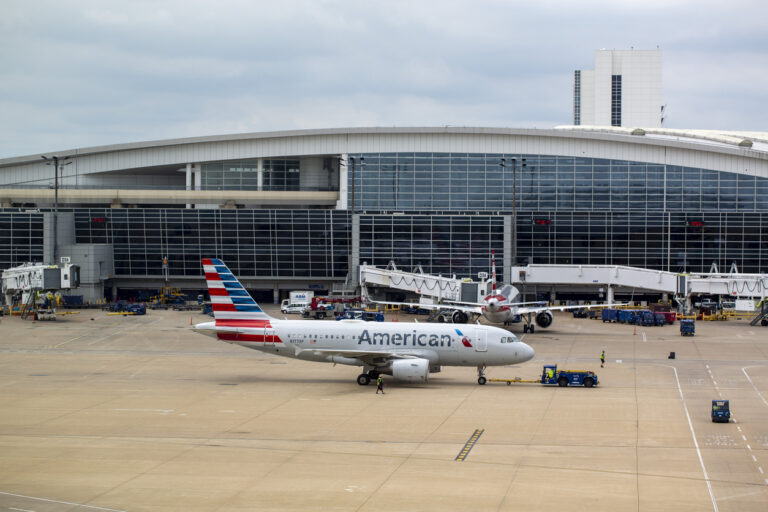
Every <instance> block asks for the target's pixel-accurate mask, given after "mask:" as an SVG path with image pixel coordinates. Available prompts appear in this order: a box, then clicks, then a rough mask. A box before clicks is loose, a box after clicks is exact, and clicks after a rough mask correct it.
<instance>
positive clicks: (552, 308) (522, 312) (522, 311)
mask: <svg viewBox="0 0 768 512" xmlns="http://www.w3.org/2000/svg"><path fill="white" fill-rule="evenodd" d="M623 305H624V303H622V304H581V305H577V306H538V307H522V308H517V309H516V311H515V313H516V314H518V315H525V314H528V313H540V312H542V311H566V310H568V309H579V308H583V309H591V308H610V307H613V306H623Z"/></svg>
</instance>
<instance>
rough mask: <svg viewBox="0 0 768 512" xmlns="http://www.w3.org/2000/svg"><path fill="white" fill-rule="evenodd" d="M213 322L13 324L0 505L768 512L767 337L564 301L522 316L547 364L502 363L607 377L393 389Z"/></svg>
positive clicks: (2, 334)
mask: <svg viewBox="0 0 768 512" xmlns="http://www.w3.org/2000/svg"><path fill="white" fill-rule="evenodd" d="M265 309H267V310H268V311H270V309H269V308H265ZM271 311H272V313H273V314H274V313H275V311H276V310H275V309H272V310H271ZM276 316H278V317H282V315H279V313H278V314H277V315H276ZM209 318H210V317H208V316H204V315H201V314H199V313H192V314H190V313H183V312H174V311H149V312H148V314H147V315H146V316H109V315H107V314H106V313H105V312H102V311H97V310H83V311H81V312H80V313H79V314H76V315H66V316H62V317H60V318H59V320H57V321H55V322H32V321H29V320H21V319H20V318H18V317H7V316H6V317H2V319H0V411H2V414H0V511H5V510H14V511H19V510H21V511H36V512H47V511H62V510H66V511H105V510H106V511H130V512H133V511H182V510H183V511H221V512H230V511H231V512H234V511H251V510H259V511H262V510H265V511H272V510H274V511H291V510H333V511H377V512H379V511H400V510H408V511H411V510H435V511H441V512H444V511H452V510H461V511H466V510H473V511H474V510H494V511H513V510H514V511H527V510H536V511H542V510H558V511H560V510H568V511H590V512H599V511H612V512H613V511H625V510H638V511H655V510H673V511H675V512H682V511H706V510H715V511H731V510H733V511H736V510H738V511H740V512H745V511H765V510H768V474H766V471H768V452H767V451H766V450H767V449H768V328H765V327H760V326H757V327H751V326H749V324H748V322H746V321H727V322H697V323H696V335H695V336H694V337H681V336H680V334H679V328H678V325H677V324H675V325H670V326H664V327H637V328H635V327H633V326H628V325H620V324H604V323H602V322H600V321H596V320H589V319H574V318H572V316H571V315H570V314H567V313H558V314H556V318H555V322H554V324H553V325H552V327H550V328H549V329H538V330H537V331H536V333H535V334H527V335H524V336H523V335H522V325H520V324H518V325H513V326H512V327H511V330H512V331H513V332H515V333H516V334H518V336H520V337H522V338H523V339H524V341H525V342H526V343H529V344H530V345H531V346H533V347H534V349H535V350H536V357H535V358H534V359H533V360H532V361H529V362H528V363H525V364H523V365H518V366H514V367H493V368H488V370H487V373H486V374H487V376H488V377H489V378H514V377H520V378H522V379H535V378H537V377H538V376H539V375H540V373H541V367H542V365H543V364H548V363H557V364H558V365H559V366H560V367H561V368H568V369H590V370H593V371H595V372H596V373H597V374H598V376H599V379H600V384H599V385H598V386H596V387H594V388H592V389H586V388H580V387H578V388H577V387H568V388H559V387H550V386H541V385H537V384H513V385H505V384H503V383H489V384H487V385H485V386H479V385H478V384H477V382H476V380H477V373H476V370H475V369H473V368H444V369H443V371H442V372H441V373H437V374H432V376H431V377H430V382H429V383H428V384H426V385H407V384H403V383H398V382H395V381H393V380H392V379H391V378H386V377H385V382H386V385H385V390H386V395H383V396H382V395H376V394H375V390H376V388H375V386H373V385H369V386H365V387H363V386H359V385H357V383H356V382H355V378H356V376H357V375H358V374H359V373H360V372H359V368H357V367H351V366H342V365H337V366H334V365H331V364H319V363H309V362H304V361H296V360H293V359H289V358H281V357H278V356H273V355H265V354H262V353H260V352H258V351H254V350H247V349H245V348H242V347H238V346H233V345H229V344H226V343H221V342H217V341H215V340H212V339H211V338H208V337H205V336H202V335H199V334H196V333H193V332H191V331H190V330H189V328H190V322H195V323H197V322H202V321H208V320H209ZM293 318H297V317H296V316H294V317H293ZM397 320H398V321H400V322H403V321H411V320H412V317H411V316H410V315H399V317H398V318H397ZM307 321H317V320H307ZM326 321H333V320H326ZM422 321H423V317H422ZM601 350H605V352H606V365H605V368H601V367H600V361H599V355H600V351H601ZM672 351H674V352H675V353H676V358H675V359H669V358H668V355H669V353H670V352H672ZM719 397H722V398H727V399H730V401H731V411H732V413H733V419H732V421H731V422H730V423H722V424H715V423H712V422H711V420H710V410H711V401H712V400H713V399H716V398H719ZM462 453H463V454H464V456H463V458H462V457H459V455H460V454H462ZM457 458H458V459H460V460H457ZM461 459H463V460H461Z"/></svg>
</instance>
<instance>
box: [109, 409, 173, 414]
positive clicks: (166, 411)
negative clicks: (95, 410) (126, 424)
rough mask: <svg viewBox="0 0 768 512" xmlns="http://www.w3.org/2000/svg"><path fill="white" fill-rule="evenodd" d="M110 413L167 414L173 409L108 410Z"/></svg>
mask: <svg viewBox="0 0 768 512" xmlns="http://www.w3.org/2000/svg"><path fill="white" fill-rule="evenodd" d="M109 410H110V411H119V412H161V413H163V414H168V413H171V412H173V411H175V409H109Z"/></svg>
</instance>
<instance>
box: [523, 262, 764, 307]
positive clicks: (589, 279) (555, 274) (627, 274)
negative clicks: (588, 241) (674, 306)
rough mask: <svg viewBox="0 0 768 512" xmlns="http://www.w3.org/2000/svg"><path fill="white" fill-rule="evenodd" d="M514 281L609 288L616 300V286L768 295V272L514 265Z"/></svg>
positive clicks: (682, 293) (684, 294)
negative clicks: (687, 272) (690, 271)
mask: <svg viewBox="0 0 768 512" xmlns="http://www.w3.org/2000/svg"><path fill="white" fill-rule="evenodd" d="M511 270H512V272H511V274H510V275H511V276H512V283H513V284H516V283H520V284H523V285H550V286H553V287H555V286H557V287H578V288H580V289H584V288H597V287H602V288H605V289H606V300H607V302H613V293H614V291H615V290H617V289H622V290H636V291H649V292H658V293H665V294H669V295H674V296H675V297H678V298H685V299H686V300H689V299H690V297H691V296H693V295H727V296H731V297H745V298H758V297H759V298H765V297H766V295H768V274H741V273H738V272H729V273H718V272H713V273H692V274H677V273H674V272H665V271H662V270H651V269H645V268H637V267H623V266H619V265H526V266H517V267H515V266H513V267H512V269H511Z"/></svg>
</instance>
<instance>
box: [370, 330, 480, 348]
mask: <svg viewBox="0 0 768 512" xmlns="http://www.w3.org/2000/svg"><path fill="white" fill-rule="evenodd" d="M456 333H457V334H458V335H459V336H461V343H462V344H463V345H464V346H465V347H470V348H471V347H472V344H471V343H470V342H469V339H468V338H467V337H466V336H464V334H462V332H461V331H459V330H458V329H456ZM452 341H453V340H452V338H451V335H450V334H428V333H423V332H422V333H419V332H417V331H413V332H411V333H407V332H406V333H399V332H398V333H393V334H390V333H388V332H374V333H370V332H368V329H365V330H363V332H362V333H361V334H360V339H359V340H358V342H357V344H358V345H362V344H363V343H367V344H368V345H382V346H384V345H394V346H396V347H405V346H412V347H450V346H451V343H452Z"/></svg>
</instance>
